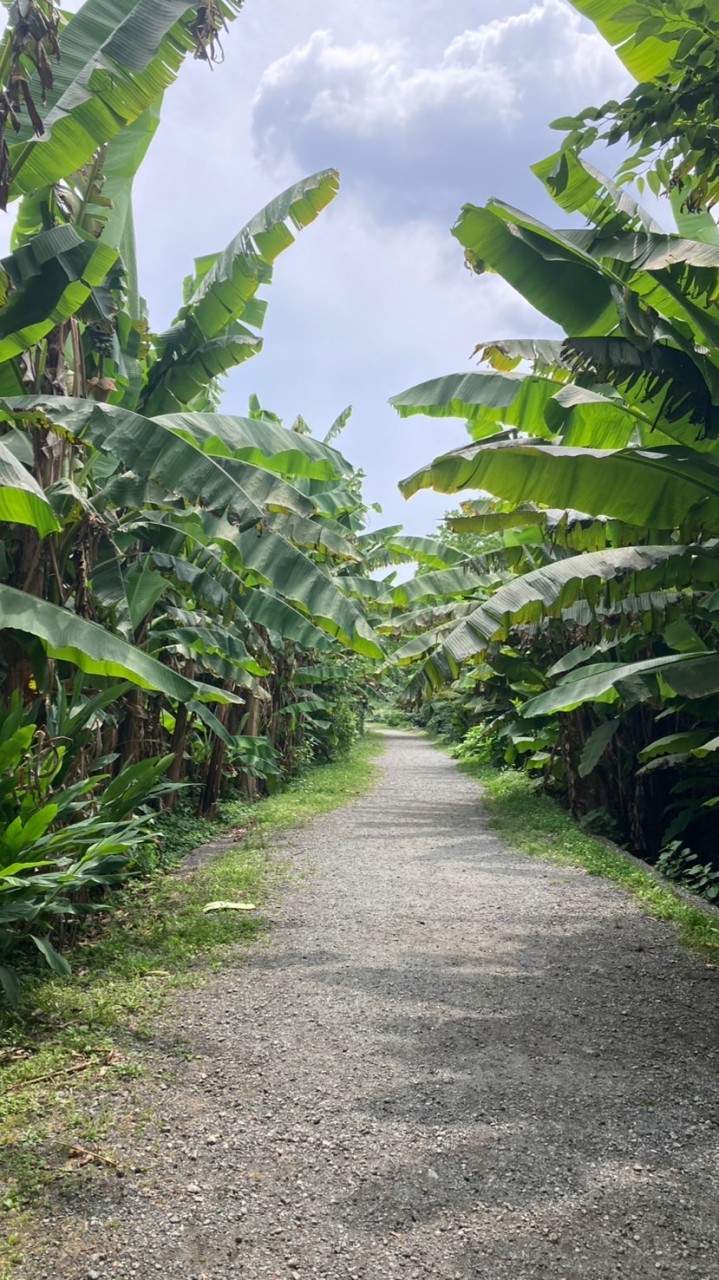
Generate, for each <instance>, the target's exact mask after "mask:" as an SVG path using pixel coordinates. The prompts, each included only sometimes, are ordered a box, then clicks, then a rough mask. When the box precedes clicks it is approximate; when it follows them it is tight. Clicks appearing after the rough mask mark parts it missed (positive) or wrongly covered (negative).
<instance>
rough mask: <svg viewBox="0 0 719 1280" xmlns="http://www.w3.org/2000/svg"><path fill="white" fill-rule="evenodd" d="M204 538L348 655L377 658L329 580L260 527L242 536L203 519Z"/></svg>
mask: <svg viewBox="0 0 719 1280" xmlns="http://www.w3.org/2000/svg"><path fill="white" fill-rule="evenodd" d="M203 524H204V528H205V532H206V534H207V536H208V538H209V539H210V540H211V541H212V542H215V543H217V544H218V546H221V547H222V548H223V550H224V551H225V552H226V553H227V556H228V563H229V564H230V566H231V567H234V568H235V569H236V570H237V572H240V571H242V572H243V573H244V574H246V575H247V577H248V582H249V584H253V583H258V584H267V585H268V586H270V587H272V588H273V589H274V590H275V591H277V593H278V594H279V595H281V596H283V597H284V599H285V600H287V601H288V602H289V603H290V604H293V605H295V606H297V607H299V608H300V609H302V610H304V611H306V612H307V614H308V615H309V616H310V618H311V619H312V621H313V622H314V623H315V624H316V625H317V626H318V627H320V628H321V629H322V630H323V631H326V632H327V634H328V635H331V636H335V637H336V638H337V639H338V640H341V641H342V642H343V643H344V644H346V645H347V646H348V647H349V648H350V649H354V650H355V651H356V652H357V653H364V654H365V655H366V656H367V657H372V658H381V657H382V656H383V653H382V647H381V645H380V644H379V643H378V641H377V637H376V636H375V633H374V632H373V631H372V629H371V628H370V627H369V626H368V624H367V623H366V621H365V619H364V617H363V615H362V613H361V612H360V610H359V609H358V608H357V606H356V605H355V604H354V602H353V601H352V600H350V599H348V598H347V596H345V595H344V594H343V592H342V590H341V588H340V584H341V583H342V578H336V579H335V578H332V577H330V576H329V574H327V573H325V572H324V571H323V570H322V569H321V568H320V567H319V566H318V565H316V564H313V562H312V561H311V560H310V558H309V557H308V556H306V555H305V554H304V553H303V552H302V551H300V550H299V549H298V548H297V547H294V546H292V545H291V543H289V542H287V541H286V540H285V539H284V538H282V537H281V536H280V535H279V534H278V533H275V532H274V531H273V530H272V529H268V528H266V527H264V526H262V527H259V528H258V529H248V530H245V532H240V531H239V530H238V529H237V528H236V527H235V526H234V525H231V524H230V523H229V522H228V521H227V520H224V519H218V518H217V517H214V516H210V515H208V516H204V517H203Z"/></svg>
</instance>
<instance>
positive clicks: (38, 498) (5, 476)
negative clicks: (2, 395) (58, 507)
mask: <svg viewBox="0 0 719 1280" xmlns="http://www.w3.org/2000/svg"><path fill="white" fill-rule="evenodd" d="M0 520H2V521H6V522H7V523H8V524H26V525H30V526H31V527H32V528H34V529H37V532H38V533H39V534H40V537H41V538H44V537H45V536H46V534H48V533H53V532H54V531H55V530H57V529H59V528H60V524H59V522H58V520H57V517H56V516H55V513H54V511H53V509H52V506H51V505H50V503H49V502H48V500H47V498H46V497H45V494H44V493H43V491H42V489H41V488H40V485H39V484H38V483H37V481H36V480H35V478H34V476H32V475H31V474H30V472H29V471H28V470H26V468H25V467H24V466H23V465H22V463H21V462H18V461H17V459H16V458H15V457H14V455H13V454H12V453H11V452H10V450H9V449H7V448H6V447H5V445H4V444H3V442H2V440H0Z"/></svg>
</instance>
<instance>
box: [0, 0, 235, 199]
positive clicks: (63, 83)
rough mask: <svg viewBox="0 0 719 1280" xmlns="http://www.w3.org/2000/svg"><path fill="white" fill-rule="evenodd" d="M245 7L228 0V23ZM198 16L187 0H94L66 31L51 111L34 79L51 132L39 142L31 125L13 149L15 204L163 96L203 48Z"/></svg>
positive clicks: (65, 173) (74, 166)
mask: <svg viewBox="0 0 719 1280" xmlns="http://www.w3.org/2000/svg"><path fill="white" fill-rule="evenodd" d="M240 8H241V5H240V4H239V3H236V0H223V5H222V9H223V13H224V16H225V17H226V18H227V19H228V20H231V19H232V18H234V17H236V15H237V13H238V12H239V10H240ZM192 16H193V13H192V9H191V8H190V7H189V6H188V5H187V2H186V0H86V3H85V4H83V5H82V6H81V7H80V9H79V10H78V12H77V13H76V14H74V15H73V16H72V17H71V18H70V21H69V22H68V23H67V25H66V26H65V27H64V29H63V30H62V32H61V36H60V51H61V58H60V62H59V63H58V65H57V67H56V68H54V72H53V75H54V85H53V88H52V89H51V90H50V92H49V93H48V97H47V103H46V105H45V106H43V105H42V103H41V101H40V99H41V94H40V91H39V86H38V84H37V78H36V77H35V76H34V75H33V76H31V77H30V88H31V92H32V93H33V97H34V99H35V105H36V108H37V110H38V112H39V114H40V116H41V119H42V121H43V125H44V130H45V132H44V134H43V136H42V137H41V138H35V137H34V135H33V131H32V128H31V126H30V124H29V122H27V121H24V120H23V123H22V128H21V132H20V134H19V138H18V141H16V142H14V143H12V145H11V147H10V163H11V171H12V174H13V178H12V183H11V188H10V198H11V199H14V198H15V197H16V196H18V195H22V194H24V193H25V192H29V191H33V190H35V189H36V188H38V187H46V186H48V185H50V184H52V183H54V182H57V181H58V180H59V179H61V178H67V177H69V175H70V174H73V173H75V172H76V171H77V170H78V169H80V168H81V166H82V165H84V164H86V163H87V162H88V161H89V160H90V159H91V158H92V156H94V155H95V153H96V151H97V150H98V148H99V147H101V146H103V145H104V144H105V143H107V142H109V141H110V140H111V139H112V138H115V137H116V136H117V135H118V134H120V133H121V132H122V130H123V129H126V128H127V126H128V125H131V124H132V123H133V122H134V121H135V120H136V119H137V118H138V116H140V115H142V113H143V111H145V110H146V109H147V107H149V106H150V105H151V104H152V103H153V102H155V101H156V99H157V98H158V97H159V96H161V94H162V93H163V92H164V90H165V89H166V88H167V87H168V86H169V85H170V84H172V82H173V80H174V79H175V77H176V76H177V73H178V71H179V69H180V66H181V65H182V62H183V60H184V58H185V56H186V55H187V54H188V53H189V52H191V51H192V50H193V49H194V48H195V47H196V41H195V39H194V38H193V36H192V34H191V32H190V29H189V28H190V21H189V19H191V18H192Z"/></svg>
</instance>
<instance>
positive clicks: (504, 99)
mask: <svg viewBox="0 0 719 1280" xmlns="http://www.w3.org/2000/svg"><path fill="white" fill-rule="evenodd" d="M626 84H627V76H626V73H625V72H624V70H623V69H622V68H621V66H620V64H619V63H618V61H617V59H616V57H615V55H614V54H613V52H612V51H611V50H610V49H609V47H608V46H607V45H606V44H605V42H604V41H603V40H602V39H601V38H600V37H599V36H598V35H597V34H596V33H594V32H592V31H590V30H589V29H587V28H586V24H584V23H583V21H582V19H581V18H580V17H579V16H578V14H577V13H576V11H575V10H573V9H570V8H569V6H568V5H566V4H565V3H564V0H541V2H538V3H534V4H532V5H531V7H530V8H529V9H527V10H526V11H525V12H524V13H517V14H510V15H509V16H505V17H502V18H496V19H494V20H492V21H490V22H486V23H484V24H483V25H481V26H479V27H477V28H474V29H468V30H465V31H464V32H462V33H461V34H459V35H457V36H455V37H454V38H453V39H452V40H451V41H450V42H449V43H448V44H447V45H446V47H445V48H444V49H443V50H442V51H441V52H440V53H439V55H438V56H437V58H436V59H435V61H434V62H433V64H431V65H430V64H429V63H428V61H427V60H426V59H425V64H424V65H418V64H417V53H416V49H415V47H414V46H413V44H412V42H411V40H410V39H404V40H402V41H397V40H386V41H383V42H376V43H372V42H369V41H366V40H365V41H360V42H357V43H354V44H342V43H340V42H338V40H337V38H336V37H335V36H334V34H333V33H332V31H331V30H329V29H327V30H318V31H315V32H313V33H312V34H311V35H310V36H309V38H308V39H307V40H306V41H305V42H304V43H303V44H300V45H297V46H296V47H295V48H294V49H292V50H291V51H290V52H289V53H288V54H286V55H285V56H284V57H281V58H279V59H277V60H276V61H275V62H273V63H272V64H271V65H270V66H269V67H268V68H267V70H266V71H265V73H264V75H263V76H262V78H261V80H260V83H259V86H258V90H257V93H256V96H255V101H254V111H253V136H254V145H255V150H256V153H257V155H258V157H260V158H262V159H264V160H265V162H267V163H275V164H282V162H283V161H286V160H287V159H288V158H291V159H292V160H293V161H295V162H299V163H300V164H301V165H303V166H304V167H306V168H312V167H321V166H322V165H325V164H337V165H338V167H340V168H341V169H343V171H344V173H345V177H346V178H347V179H348V180H349V181H350V183H351V184H352V185H353V186H356V187H361V188H363V189H364V193H365V195H366V196H367V197H368V198H369V199H371V200H372V201H374V202H375V204H378V203H379V204H380V205H381V206H382V208H383V212H384V213H385V214H386V215H388V214H394V216H395V217H397V218H398V219H400V220H401V219H403V218H406V217H408V216H417V215H422V214H426V215H428V216H430V217H432V216H437V215H438V214H441V215H443V216H448V217H451V216H452V215H453V214H454V212H456V209H457V207H458V204H459V203H460V202H461V201H462V200H466V199H481V198H486V196H488V195H490V194H502V195H504V196H505V197H507V198H509V199H510V200H513V199H517V198H518V196H519V195H520V193H522V192H525V191H526V190H527V189H528V188H529V189H530V190H531V179H528V178H527V169H528V166H529V164H530V163H531V162H532V161H533V160H536V159H539V158H540V157H541V156H542V155H544V154H546V153H547V151H548V150H550V149H551V148H552V146H553V145H556V141H557V137H556V135H552V134H551V132H550V131H549V130H548V128H547V125H548V122H549V121H550V120H551V119H552V118H553V117H555V116H557V115H560V114H566V113H567V112H570V111H572V110H576V109H578V108H579V107H581V106H584V105H588V104H589V103H590V102H591V101H593V100H595V99H596V100H603V99H604V98H606V97H609V96H610V95H611V94H614V93H618V92H621V91H622V88H623V87H624V86H625V85H626Z"/></svg>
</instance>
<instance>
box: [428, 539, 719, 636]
mask: <svg viewBox="0 0 719 1280" xmlns="http://www.w3.org/2000/svg"><path fill="white" fill-rule="evenodd" d="M717 580H719V557H717V555H716V554H715V553H714V554H712V552H711V550H704V549H703V548H701V547H694V548H693V547H681V546H652V547H621V548H618V549H616V550H609V551H595V552H588V553H587V554H586V555H580V556H570V557H569V558H568V559H566V560H561V561H558V562H555V563H554V564H550V565H546V566H543V567H542V568H541V569H535V570H533V571H532V572H530V573H527V574H524V575H523V576H522V577H519V578H515V579H514V580H512V581H511V582H508V583H506V584H505V585H504V586H502V587H500V588H499V589H498V590H497V591H496V592H495V593H494V594H493V595H492V596H491V597H490V598H489V599H488V600H486V601H485V602H484V603H483V604H482V605H481V606H480V607H479V608H478V609H477V610H476V611H475V612H474V613H473V614H471V615H470V617H469V618H467V619H465V621H463V622H461V623H460V624H459V625H458V627H457V628H456V629H455V630H454V631H453V632H452V633H451V634H450V635H449V636H448V638H447V641H446V645H445V647H446V649H447V650H448V652H449V653H450V654H451V656H452V657H453V659H454V660H455V662H465V661H467V660H468V659H469V658H472V657H474V656H475V655H476V654H477V653H481V652H482V651H483V650H484V649H485V648H486V646H487V644H488V642H489V641H491V640H499V639H505V638H506V637H507V636H508V634H509V632H510V631H511V630H512V628H513V627H515V626H517V625H518V624H520V623H525V622H536V621H538V620H540V619H542V618H544V617H547V616H550V615H551V616H555V617H556V616H557V615H559V614H561V612H562V610H563V609H564V608H566V607H567V606H569V605H572V604H573V603H574V602H575V601H576V600H580V599H585V600H587V601H588V602H589V604H590V605H594V606H596V605H597V604H599V603H600V602H601V601H602V600H603V599H604V597H605V593H606V592H607V591H608V590H610V589H611V590H614V587H613V586H612V588H610V587H609V584H616V587H617V588H618V592H616V594H619V593H621V594H629V593H637V592H641V591H653V590H656V589H658V588H673V589H676V588H681V587H687V586H695V587H698V586H707V585H708V584H713V583H715V582H716V581H717Z"/></svg>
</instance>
